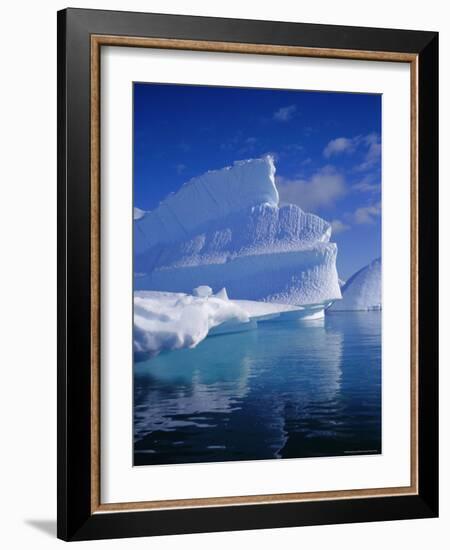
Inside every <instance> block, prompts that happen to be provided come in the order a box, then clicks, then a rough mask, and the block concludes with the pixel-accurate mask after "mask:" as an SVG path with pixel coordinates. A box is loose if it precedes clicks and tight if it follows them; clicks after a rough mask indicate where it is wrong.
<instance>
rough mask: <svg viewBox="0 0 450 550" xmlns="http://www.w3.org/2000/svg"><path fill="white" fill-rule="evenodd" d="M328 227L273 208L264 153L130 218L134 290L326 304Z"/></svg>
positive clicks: (333, 295)
mask: <svg viewBox="0 0 450 550" xmlns="http://www.w3.org/2000/svg"><path fill="white" fill-rule="evenodd" d="M330 238H331V225H330V224H329V223H328V222H326V221H325V220H323V219H321V218H320V217H318V216H316V215H314V214H309V213H305V212H303V210H302V209H301V208H299V207H298V206H296V205H291V204H287V205H280V204H279V196H278V191H277V188H276V185H275V165H274V161H273V158H272V157H271V156H266V157H264V158H261V159H252V160H246V161H238V162H235V163H234V164H233V165H232V166H230V167H227V168H223V169H221V170H216V171H210V172H207V173H206V174H204V175H202V176H200V177H197V178H193V179H192V180H190V181H189V182H187V183H186V184H185V185H183V186H182V187H181V189H180V190H179V191H178V192H177V193H173V194H171V195H169V196H168V197H167V198H166V199H165V200H164V201H162V202H161V203H160V205H159V206H158V208H156V209H155V210H153V211H151V212H144V213H142V211H139V216H138V217H135V221H134V252H135V255H134V260H135V261H134V271H135V277H134V285H135V289H136V290H148V289H152V290H156V291H162V292H164V291H165V292H172V293H176V292H181V293H190V292H192V289H193V288H196V287H202V286H205V285H208V286H209V287H212V288H214V289H219V288H224V287H225V288H226V289H227V292H228V295H229V296H230V297H231V298H232V299H233V300H239V299H240V300H251V301H264V302H275V303H279V304H291V305H310V304H328V303H329V302H330V301H333V300H337V299H340V298H341V291H340V287H339V281H338V276H337V271H336V255H337V247H336V244H335V243H332V242H330Z"/></svg>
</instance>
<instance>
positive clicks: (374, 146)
mask: <svg viewBox="0 0 450 550" xmlns="http://www.w3.org/2000/svg"><path fill="white" fill-rule="evenodd" d="M365 145H367V152H366V154H365V157H364V160H363V162H361V163H360V164H359V165H358V166H356V168H355V170H356V171H357V172H365V171H366V170H369V169H370V168H372V167H373V166H374V164H376V163H377V162H379V161H380V158H381V142H380V140H379V139H378V136H377V135H376V134H369V135H368V136H366V137H365Z"/></svg>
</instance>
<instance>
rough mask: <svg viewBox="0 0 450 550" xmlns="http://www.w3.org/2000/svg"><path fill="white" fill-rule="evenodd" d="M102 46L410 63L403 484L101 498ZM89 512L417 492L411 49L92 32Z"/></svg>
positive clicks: (414, 82) (414, 76) (414, 81)
mask: <svg viewBox="0 0 450 550" xmlns="http://www.w3.org/2000/svg"><path fill="white" fill-rule="evenodd" d="M102 46H125V47H139V48H164V49H172V50H191V51H208V52H229V53H247V54H261V55H280V56H297V57H318V58H330V59H355V60H358V59H359V60H372V61H390V62H399V63H408V64H409V65H410V74H411V80H410V81H411V87H410V90H411V115H410V125H411V144H410V150H411V161H410V162H411V191H410V207H411V217H410V224H411V242H410V248H411V267H410V276H411V319H410V328H411V394H410V395H411V437H410V441H411V443H410V446H411V450H410V452H411V460H410V464H411V477H410V479H411V483H410V485H409V486H407V487H387V488H367V489H353V490H340V491H317V492H308V493H306V492H304V493H282V494H266V495H248V496H233V497H211V498H194V499H179V500H149V501H142V502H119V503H107V504H105V503H102V502H101V498H100V495H101V492H100V482H101V470H100V467H101V464H100V460H101V458H100V307H101V304H100V268H101V266H100V215H101V207H100V204H101V203H100V193H101V180H100V84H101V82H100V80H101V78H100V50H101V47H102ZM90 74H91V92H90V93H91V96H90V100H91V101H90V103H91V107H90V108H91V113H90V114H91V145H90V151H91V161H90V162H91V171H90V176H91V212H90V213H91V513H92V514H93V513H101V512H119V511H130V510H161V509H174V508H194V507H195V508H198V507H211V506H227V505H248V504H269V503H270V504H273V503H283V502H305V501H312V500H338V499H347V498H367V497H386V496H402V495H416V494H418V369H419V364H418V246H419V243H418V112H417V110H418V56H417V55H416V54H409V53H397V52H382V51H380V52H378V51H377V52H374V51H363V50H339V49H330V48H305V47H301V46H278V45H265V44H245V43H233V42H211V41H197V40H179V39H166V38H140V37H128V36H109V35H91V70H90Z"/></svg>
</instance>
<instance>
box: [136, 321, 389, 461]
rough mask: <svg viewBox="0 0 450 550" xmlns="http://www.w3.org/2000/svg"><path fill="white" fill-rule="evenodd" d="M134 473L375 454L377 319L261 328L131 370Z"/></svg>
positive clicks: (210, 340)
mask: <svg viewBox="0 0 450 550" xmlns="http://www.w3.org/2000/svg"><path fill="white" fill-rule="evenodd" d="M134 441H135V443H134V464H135V465H145V464H177V463H190V462H213V461H214V462H215V461H226V460H256V459H270V458H294V457H296V458H299V457H317V456H340V455H346V454H375V453H380V452H381V314H380V313H379V312H367V313H366V312H361V313H350V312H345V313H332V314H330V315H327V316H326V318H325V320H324V321H318V322H310V323H305V322H304V323H299V322H295V321H291V322H267V323H262V324H260V325H259V326H258V329H257V330H253V331H249V332H242V333H238V334H229V335H221V336H211V337H209V338H207V339H206V340H204V341H203V342H202V343H201V344H199V346H198V347H197V348H195V349H191V350H189V349H185V350H179V351H173V352H169V353H165V354H161V355H160V356H158V357H155V358H153V359H150V360H149V361H147V362H144V363H136V364H135V366H134Z"/></svg>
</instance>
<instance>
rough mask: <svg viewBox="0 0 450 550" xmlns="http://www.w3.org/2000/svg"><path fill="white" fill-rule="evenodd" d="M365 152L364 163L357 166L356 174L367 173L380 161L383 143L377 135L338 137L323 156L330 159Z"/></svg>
mask: <svg viewBox="0 0 450 550" xmlns="http://www.w3.org/2000/svg"><path fill="white" fill-rule="evenodd" d="M357 149H358V150H359V151H361V152H363V154H364V156H363V161H362V162H360V164H358V165H356V166H355V168H354V170H355V172H365V171H366V170H369V169H370V168H372V167H373V166H374V165H375V164H376V163H378V162H379V161H380V157H381V141H380V137H379V135H378V134H376V133H374V132H373V133H371V134H367V135H365V136H355V137H352V138H348V137H338V138H336V139H332V140H331V141H329V142H328V143H327V145H326V147H325V149H324V150H323V156H324V157H325V158H330V157H332V156H335V155H340V154H343V153H346V154H351V153H354V152H355V151H356V150H357Z"/></svg>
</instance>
